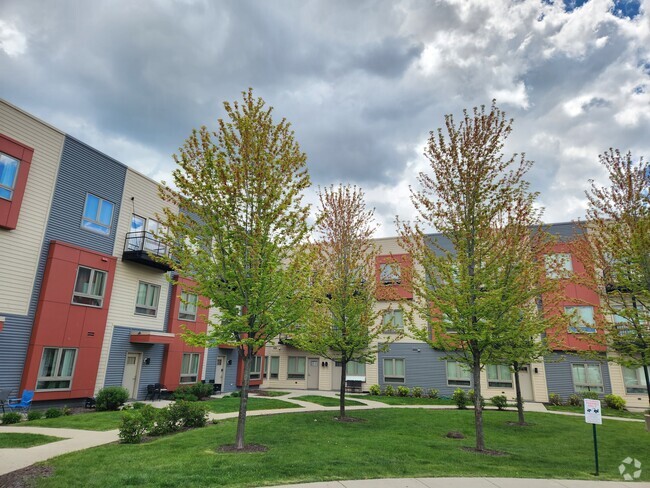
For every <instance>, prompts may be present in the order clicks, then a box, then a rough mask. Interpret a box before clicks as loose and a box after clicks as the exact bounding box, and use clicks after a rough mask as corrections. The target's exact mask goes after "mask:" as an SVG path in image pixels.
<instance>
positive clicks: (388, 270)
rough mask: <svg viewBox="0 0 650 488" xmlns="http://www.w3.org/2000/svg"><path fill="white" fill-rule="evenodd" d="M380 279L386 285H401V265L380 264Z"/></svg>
mask: <svg viewBox="0 0 650 488" xmlns="http://www.w3.org/2000/svg"><path fill="white" fill-rule="evenodd" d="M379 279H380V280H381V282H382V283H383V284H384V285H399V284H400V279H401V273H400V268H399V264H397V263H382V264H380V265H379Z"/></svg>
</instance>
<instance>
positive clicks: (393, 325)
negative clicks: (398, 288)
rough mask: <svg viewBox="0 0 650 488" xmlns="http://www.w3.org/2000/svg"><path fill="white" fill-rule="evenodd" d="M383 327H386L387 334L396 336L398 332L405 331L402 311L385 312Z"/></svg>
mask: <svg viewBox="0 0 650 488" xmlns="http://www.w3.org/2000/svg"><path fill="white" fill-rule="evenodd" d="M382 325H383V326H384V327H386V330H385V333H386V334H395V333H397V331H401V330H404V315H403V313H402V311H401V310H390V311H388V312H384V314H383V316H382Z"/></svg>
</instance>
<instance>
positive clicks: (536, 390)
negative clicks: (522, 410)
mask: <svg viewBox="0 0 650 488" xmlns="http://www.w3.org/2000/svg"><path fill="white" fill-rule="evenodd" d="M530 369H531V375H532V383H533V399H534V400H535V401H536V402H543V403H546V402H548V385H547V384H546V368H545V367H544V363H543V362H541V363H532V364H531V365H530ZM535 370H537V373H535Z"/></svg>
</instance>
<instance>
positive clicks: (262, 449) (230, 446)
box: [217, 444, 269, 453]
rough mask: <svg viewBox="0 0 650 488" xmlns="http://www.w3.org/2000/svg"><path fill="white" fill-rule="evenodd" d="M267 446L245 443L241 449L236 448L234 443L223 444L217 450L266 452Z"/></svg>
mask: <svg viewBox="0 0 650 488" xmlns="http://www.w3.org/2000/svg"><path fill="white" fill-rule="evenodd" d="M268 450H269V448H268V447H266V446H263V445H262V444H246V445H245V446H244V448H243V449H237V446H236V445H235V444H225V445H223V446H219V447H218V448H217V452H237V453H239V452H266V451H268Z"/></svg>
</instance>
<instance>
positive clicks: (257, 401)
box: [202, 396, 300, 413]
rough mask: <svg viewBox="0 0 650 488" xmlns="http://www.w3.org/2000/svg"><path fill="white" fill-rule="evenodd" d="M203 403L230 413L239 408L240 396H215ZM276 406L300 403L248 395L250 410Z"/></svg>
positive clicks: (289, 406)
mask: <svg viewBox="0 0 650 488" xmlns="http://www.w3.org/2000/svg"><path fill="white" fill-rule="evenodd" d="M202 403H204V404H205V405H207V407H208V410H210V411H211V412H214V413H228V412H236V411H238V410H239V398H238V397H235V398H233V397H225V398H213V399H212V400H208V401H206V402H202ZM276 408H300V405H296V404H295V403H289V402H285V401H283V400H276V399H274V398H261V397H251V396H249V397H248V410H267V409H269V410H270V409H276Z"/></svg>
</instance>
